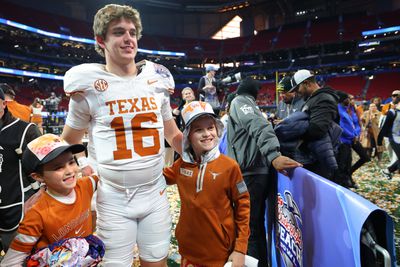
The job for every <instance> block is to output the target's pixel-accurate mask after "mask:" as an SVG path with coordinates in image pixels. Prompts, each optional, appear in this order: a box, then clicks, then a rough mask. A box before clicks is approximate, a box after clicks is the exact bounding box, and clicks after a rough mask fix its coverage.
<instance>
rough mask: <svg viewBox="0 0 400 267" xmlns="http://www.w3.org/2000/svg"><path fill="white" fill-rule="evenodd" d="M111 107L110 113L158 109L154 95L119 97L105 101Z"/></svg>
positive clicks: (111, 114)
mask: <svg viewBox="0 0 400 267" xmlns="http://www.w3.org/2000/svg"><path fill="white" fill-rule="evenodd" d="M105 104H106V106H107V107H109V109H110V110H109V115H110V116H113V115H115V114H126V113H135V112H141V111H151V110H157V109H158V106H157V103H156V100H155V98H154V97H141V98H131V99H118V100H111V101H107V102H105Z"/></svg>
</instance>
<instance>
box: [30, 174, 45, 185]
mask: <svg viewBox="0 0 400 267" xmlns="http://www.w3.org/2000/svg"><path fill="white" fill-rule="evenodd" d="M31 177H32V178H33V179H35V180H36V181H38V182H39V183H44V180H43V177H42V175H41V174H40V173H38V172H32V173H31Z"/></svg>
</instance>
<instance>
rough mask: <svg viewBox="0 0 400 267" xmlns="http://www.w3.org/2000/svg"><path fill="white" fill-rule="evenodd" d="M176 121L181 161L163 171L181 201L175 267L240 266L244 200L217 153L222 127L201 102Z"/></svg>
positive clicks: (235, 169) (239, 183) (237, 179)
mask: <svg viewBox="0 0 400 267" xmlns="http://www.w3.org/2000/svg"><path fill="white" fill-rule="evenodd" d="M182 117H183V120H184V122H185V131H184V132H183V135H184V137H183V138H184V140H183V153H182V157H181V158H179V159H178V160H177V161H175V163H174V164H173V165H172V167H170V168H166V169H164V176H165V178H166V180H167V183H168V184H177V185H178V190H179V195H180V198H181V214H180V218H179V222H178V225H177V227H176V231H175V234H176V238H177V240H178V244H179V252H180V254H181V256H182V262H181V266H183V267H186V266H194V267H200V266H207V267H209V266H223V265H224V264H225V263H226V262H227V261H228V260H230V261H232V266H244V261H245V254H246V251H247V243H248V237H249V234H250V230H249V220H250V196H249V193H248V191H247V187H246V184H245V182H244V180H243V177H242V174H241V171H240V167H239V165H238V164H237V163H236V161H234V160H233V159H231V158H229V157H227V156H225V155H223V154H220V152H219V150H218V139H219V136H220V135H221V134H222V129H223V125H222V123H221V121H220V120H219V119H217V117H216V115H215V114H214V112H213V109H212V107H211V105H210V104H208V103H206V102H199V101H193V102H191V103H189V104H188V105H186V106H185V107H184V108H183V110H182Z"/></svg>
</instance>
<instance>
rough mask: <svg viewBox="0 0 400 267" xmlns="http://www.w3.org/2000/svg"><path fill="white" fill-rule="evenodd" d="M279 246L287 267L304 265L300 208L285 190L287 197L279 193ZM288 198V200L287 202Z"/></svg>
mask: <svg viewBox="0 0 400 267" xmlns="http://www.w3.org/2000/svg"><path fill="white" fill-rule="evenodd" d="M277 198H278V223H279V224H278V225H279V226H278V229H279V230H278V233H279V248H280V251H281V256H282V258H283V261H284V263H285V266H286V267H301V266H303V239H302V233H301V229H300V227H301V224H302V219H301V214H300V210H299V208H298V206H297V204H296V202H295V201H294V199H293V197H292V193H291V192H289V191H287V190H286V191H285V199H283V198H282V196H281V194H280V193H278V197H277ZM285 200H286V202H285Z"/></svg>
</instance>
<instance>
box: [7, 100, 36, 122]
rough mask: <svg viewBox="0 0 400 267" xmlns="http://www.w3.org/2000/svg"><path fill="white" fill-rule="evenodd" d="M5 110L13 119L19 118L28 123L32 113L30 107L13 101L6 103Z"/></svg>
mask: <svg viewBox="0 0 400 267" xmlns="http://www.w3.org/2000/svg"><path fill="white" fill-rule="evenodd" d="M7 108H8V111H9V112H11V114H12V115H13V116H14V117H16V118H19V119H21V120H23V121H26V122H30V120H31V113H32V111H31V108H30V107H28V106H26V105H23V104H20V103H18V102H17V101H15V100H13V101H7Z"/></svg>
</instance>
